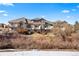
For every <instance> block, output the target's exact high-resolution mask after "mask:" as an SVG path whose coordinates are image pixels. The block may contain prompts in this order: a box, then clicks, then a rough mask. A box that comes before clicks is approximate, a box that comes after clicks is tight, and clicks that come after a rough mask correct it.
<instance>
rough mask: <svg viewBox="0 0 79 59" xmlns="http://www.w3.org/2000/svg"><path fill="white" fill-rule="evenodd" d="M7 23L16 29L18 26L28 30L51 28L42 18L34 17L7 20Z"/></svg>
mask: <svg viewBox="0 0 79 59" xmlns="http://www.w3.org/2000/svg"><path fill="white" fill-rule="evenodd" d="M9 25H10V27H11V28H12V29H13V30H16V29H17V28H18V27H21V28H24V29H28V30H34V31H35V30H50V29H51V28H53V26H52V24H50V23H49V22H48V21H47V20H45V19H44V18H34V19H27V18H25V17H22V18H18V19H14V20H11V21H9Z"/></svg>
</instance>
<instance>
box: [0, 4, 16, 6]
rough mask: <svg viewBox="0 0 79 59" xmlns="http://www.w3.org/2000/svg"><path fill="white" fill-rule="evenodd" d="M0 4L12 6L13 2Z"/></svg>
mask: <svg viewBox="0 0 79 59" xmlns="http://www.w3.org/2000/svg"><path fill="white" fill-rule="evenodd" d="M0 5H4V6H14V4H13V3H0Z"/></svg>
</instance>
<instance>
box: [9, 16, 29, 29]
mask: <svg viewBox="0 0 79 59" xmlns="http://www.w3.org/2000/svg"><path fill="white" fill-rule="evenodd" d="M27 20H28V19H26V18H25V17H22V18H19V19H15V20H11V21H9V25H10V27H11V28H12V29H14V30H16V28H18V27H23V28H26V27H27V24H28V21H27Z"/></svg>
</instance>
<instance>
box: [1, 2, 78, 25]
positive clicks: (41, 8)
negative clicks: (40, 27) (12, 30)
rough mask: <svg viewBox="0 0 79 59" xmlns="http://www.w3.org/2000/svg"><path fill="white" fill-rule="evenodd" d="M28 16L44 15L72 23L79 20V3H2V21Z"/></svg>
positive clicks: (48, 18)
mask: <svg viewBox="0 0 79 59" xmlns="http://www.w3.org/2000/svg"><path fill="white" fill-rule="evenodd" d="M20 17H26V18H30V19H32V18H37V17H44V18H45V19H47V20H49V21H56V20H65V21H67V22H69V23H71V24H73V23H74V22H75V21H78V20H79V4H78V3H13V4H12V3H0V23H6V22H8V21H9V20H12V19H16V18H20Z"/></svg>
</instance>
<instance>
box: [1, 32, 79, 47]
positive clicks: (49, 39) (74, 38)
mask: <svg viewBox="0 0 79 59" xmlns="http://www.w3.org/2000/svg"><path fill="white" fill-rule="evenodd" d="M63 36H64V35H61V34H58V35H53V34H52V33H48V34H47V35H43V34H38V33H35V34H33V35H20V34H15V35H9V36H5V37H4V36H3V37H2V36H1V37H2V38H1V37H0V38H1V39H0V49H8V48H9V49H10V48H14V49H79V33H73V34H71V36H65V40H64V39H63Z"/></svg>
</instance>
